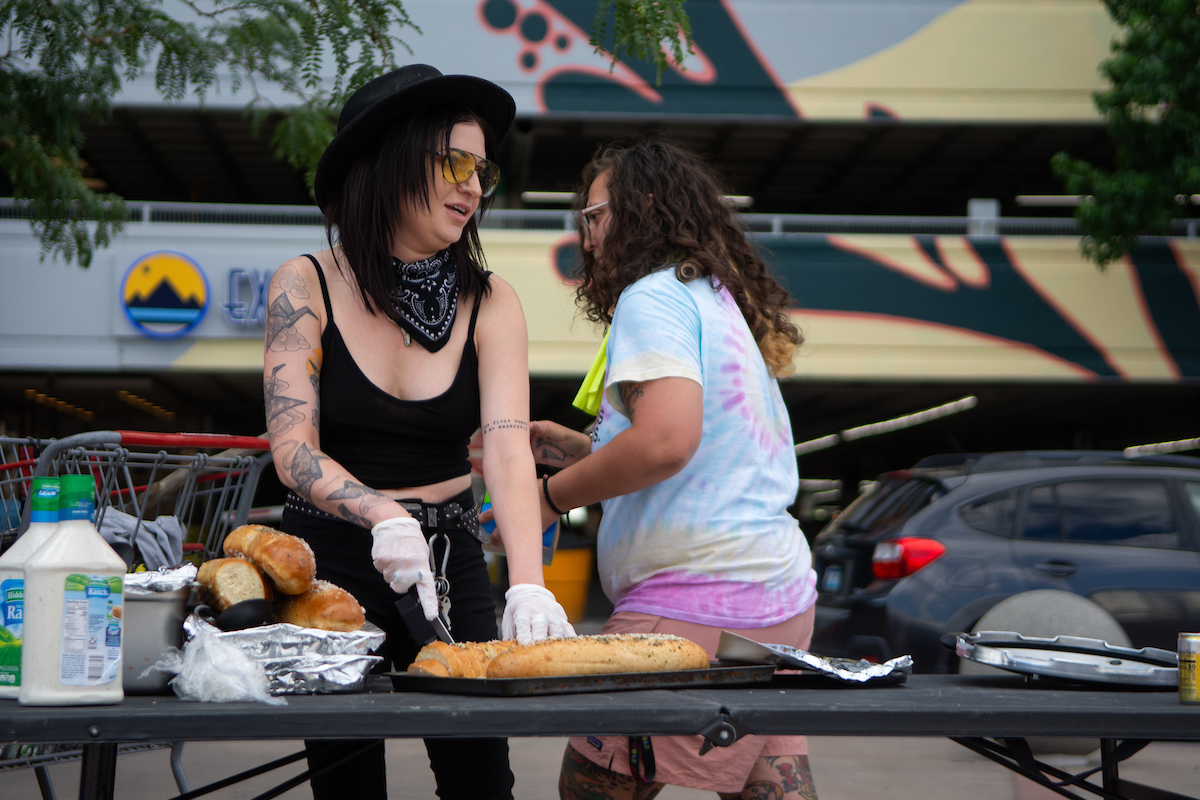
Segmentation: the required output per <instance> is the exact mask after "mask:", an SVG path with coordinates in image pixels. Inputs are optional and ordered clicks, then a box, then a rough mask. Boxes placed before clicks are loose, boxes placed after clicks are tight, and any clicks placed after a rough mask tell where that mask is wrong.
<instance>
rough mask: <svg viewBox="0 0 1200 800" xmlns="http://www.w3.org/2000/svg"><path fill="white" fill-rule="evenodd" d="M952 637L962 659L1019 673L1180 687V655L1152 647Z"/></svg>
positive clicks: (991, 634) (1070, 639)
mask: <svg viewBox="0 0 1200 800" xmlns="http://www.w3.org/2000/svg"><path fill="white" fill-rule="evenodd" d="M951 637H953V641H954V650H955V652H956V653H957V654H958V655H959V656H960V657H961V658H966V659H969V660H971V661H975V662H977V663H980V664H986V665H988V666H989V667H996V668H998V669H1003V670H1008V671H1009V672H1017V673H1021V674H1023V675H1034V676H1036V677H1039V678H1056V679H1058V680H1065V681H1082V682H1085V683H1111V684H1118V685H1127V686H1147V687H1152V688H1159V689H1174V688H1175V687H1176V686H1177V685H1178V684H1179V669H1178V663H1179V657H1178V655H1177V654H1176V653H1173V652H1171V651H1170V650H1160V649H1158V648H1156V647H1142V648H1138V649H1134V648H1132V647H1120V646H1118V645H1112V644H1109V643H1108V642H1106V641H1104V640H1102V639H1089V638H1085V637H1081V636H1054V637H1038V636H1023V635H1021V634H1019V633H1015V632H1013V631H978V632H976V633H958V634H947V635H946V636H945V637H944V639H947V640H949V639H950V638H951ZM944 643H947V644H948V642H944Z"/></svg>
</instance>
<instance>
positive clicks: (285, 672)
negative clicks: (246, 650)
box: [259, 655, 383, 695]
mask: <svg viewBox="0 0 1200 800" xmlns="http://www.w3.org/2000/svg"><path fill="white" fill-rule="evenodd" d="M380 661H383V659H382V658H380V657H379V656H355V655H336V656H319V655H303V656H288V657H286V658H264V659H259V663H261V664H262V665H263V668H264V669H265V670H266V672H267V680H268V681H270V683H271V694H273V695H280V694H329V693H333V692H357V691H359V690H361V689H362V686H363V682H364V681H365V680H366V677H367V673H368V672H370V671H371V667H373V666H375V665H376V664H378V663H379V662H380Z"/></svg>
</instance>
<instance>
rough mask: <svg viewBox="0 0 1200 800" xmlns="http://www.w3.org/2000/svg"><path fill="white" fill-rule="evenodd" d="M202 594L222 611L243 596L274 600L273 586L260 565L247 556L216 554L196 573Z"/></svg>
mask: <svg viewBox="0 0 1200 800" xmlns="http://www.w3.org/2000/svg"><path fill="white" fill-rule="evenodd" d="M196 580H197V581H199V582H200V597H201V599H202V600H204V602H205V603H207V604H208V605H209V606H210V607H211V608H212V609H213V610H214V611H216V612H217V613H218V614H220V613H221V612H222V611H224V610H225V609H227V608H229V607H230V606H231V605H233V604H234V603H240V602H242V601H243V600H270V599H271V587H270V585H269V584H268V583H267V581H266V579H265V578H264V577H263V574H262V573H261V572H259V569H258V567H256V566H254V564H252V563H251V562H249V561H247V560H246V559H244V558H214V559H213V560H212V561H205V562H204V563H203V564H201V565H200V570H199V572H197V573H196Z"/></svg>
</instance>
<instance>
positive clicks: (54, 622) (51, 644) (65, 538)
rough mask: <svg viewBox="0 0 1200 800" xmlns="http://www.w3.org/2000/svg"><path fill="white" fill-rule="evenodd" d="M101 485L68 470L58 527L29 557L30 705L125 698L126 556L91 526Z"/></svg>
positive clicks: (26, 666)
mask: <svg viewBox="0 0 1200 800" xmlns="http://www.w3.org/2000/svg"><path fill="white" fill-rule="evenodd" d="M94 493H95V483H94V482H93V480H92V478H91V476H89V475H64V476H63V478H62V493H61V495H60V497H61V500H60V501H59V511H58V520H59V521H58V530H56V531H55V532H54V535H53V536H51V537H50V538H49V539H48V540H47V541H46V543H45V544H44V545H42V546H41V547H40V548H39V549H38V551H37V552H36V553H34V554H33V555H32V556H30V557H29V560H28V561H26V562H25V639H24V643H23V644H24V646H23V647H22V648H21V691H20V694H19V695H18V696H17V699H18V700H19V701H20V702H21V703H22V704H23V705H30V706H66V705H100V704H103V703H119V702H121V698H122V697H123V696H124V694H123V692H122V690H121V671H122V670H121V639H122V635H121V634H122V627H123V626H122V618H123V616H124V610H125V609H124V605H123V600H124V577H125V570H126V566H125V560H124V559H123V558H121V557H120V556H119V555H117V554H116V552H115V551H114V550H113V549H112V548H111V547H109V546H108V543H107V542H105V541H104V539H103V538H101V536H100V534H99V533H97V532H96V526H95V525H93V524H92V512H93V510H94V509H95V500H94Z"/></svg>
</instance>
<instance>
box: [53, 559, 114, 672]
mask: <svg viewBox="0 0 1200 800" xmlns="http://www.w3.org/2000/svg"><path fill="white" fill-rule="evenodd" d="M121 589H122V584H121V578H120V577H119V576H112V575H80V574H77V573H76V574H71V575H68V576H67V580H66V585H65V586H64V591H63V624H62V649H60V650H59V653H60V656H59V663H58V680H59V682H60V683H63V684H66V685H68V686H100V685H102V684H105V683H112V682H113V681H115V680H118V679H120V677H121V623H122V617H123V616H124V609H123V608H122V600H123V599H124V594H123V593H122V591H121Z"/></svg>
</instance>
